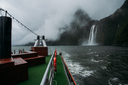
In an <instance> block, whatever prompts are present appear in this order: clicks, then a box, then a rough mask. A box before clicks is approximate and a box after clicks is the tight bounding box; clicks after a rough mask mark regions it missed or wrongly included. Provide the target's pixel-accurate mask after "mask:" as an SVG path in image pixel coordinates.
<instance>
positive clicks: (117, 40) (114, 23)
mask: <svg viewBox="0 0 128 85" xmlns="http://www.w3.org/2000/svg"><path fill="white" fill-rule="evenodd" d="M92 25H95V26H96V29H97V33H96V43H98V44H99V45H128V35H127V34H128V0H126V1H125V2H124V4H123V5H122V6H121V7H120V8H119V9H117V11H115V13H113V14H112V15H110V16H108V17H105V18H103V19H101V20H99V21H97V20H92V19H91V18H90V17H89V16H88V14H87V13H86V12H84V11H83V10H81V9H79V10H77V11H76V13H75V14H74V19H73V20H72V22H71V23H70V25H69V26H65V27H64V28H60V31H61V30H62V29H63V30H64V32H63V33H62V34H61V35H60V36H59V39H58V40H56V41H48V42H47V44H48V45H81V44H82V43H83V42H85V43H86V42H88V39H89V34H90V30H91V26H92Z"/></svg>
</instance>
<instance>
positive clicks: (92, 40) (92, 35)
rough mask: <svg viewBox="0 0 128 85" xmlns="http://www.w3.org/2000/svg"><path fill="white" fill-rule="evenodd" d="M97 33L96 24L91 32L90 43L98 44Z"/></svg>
mask: <svg viewBox="0 0 128 85" xmlns="http://www.w3.org/2000/svg"><path fill="white" fill-rule="evenodd" d="M96 33H97V29H96V26H95V25H92V27H91V30H90V34H89V39H88V45H97V44H96Z"/></svg>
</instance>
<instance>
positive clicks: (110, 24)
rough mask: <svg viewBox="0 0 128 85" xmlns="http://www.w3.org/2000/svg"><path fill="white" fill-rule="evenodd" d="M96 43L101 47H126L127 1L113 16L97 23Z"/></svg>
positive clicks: (127, 40) (127, 0)
mask: <svg viewBox="0 0 128 85" xmlns="http://www.w3.org/2000/svg"><path fill="white" fill-rule="evenodd" d="M96 25H97V28H98V30H97V39H96V40H97V42H98V43H99V44H103V45H128V35H127V33H128V0H126V1H125V3H124V4H123V5H122V6H121V8H119V9H118V10H117V11H116V12H115V13H114V14H112V15H110V16H108V17H106V18H104V19H101V20H100V21H98V22H97V24H96Z"/></svg>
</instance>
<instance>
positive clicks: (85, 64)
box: [12, 46, 128, 85]
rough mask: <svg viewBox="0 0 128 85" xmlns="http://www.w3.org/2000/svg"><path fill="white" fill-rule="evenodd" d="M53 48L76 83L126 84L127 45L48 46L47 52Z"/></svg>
mask: <svg viewBox="0 0 128 85" xmlns="http://www.w3.org/2000/svg"><path fill="white" fill-rule="evenodd" d="M18 48H19V47H18ZM18 48H17V47H13V48H12V49H18ZM29 48H30V47H24V49H29ZM53 49H57V50H58V51H59V52H62V55H63V57H64V59H65V61H66V63H67V65H68V68H69V70H70V72H71V74H72V76H73V77H74V80H75V82H76V84H77V85H128V47H116V46H49V54H51V53H52V50H53Z"/></svg>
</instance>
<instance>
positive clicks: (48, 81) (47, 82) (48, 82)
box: [40, 51, 55, 85]
mask: <svg viewBox="0 0 128 85" xmlns="http://www.w3.org/2000/svg"><path fill="white" fill-rule="evenodd" d="M54 54H55V51H54V52H53V54H52V56H51V59H50V61H49V63H48V66H47V68H46V71H45V73H44V76H43V78H42V81H41V83H40V85H52V81H53V78H54V65H53V64H54V62H53V59H54ZM48 75H49V77H48Z"/></svg>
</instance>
